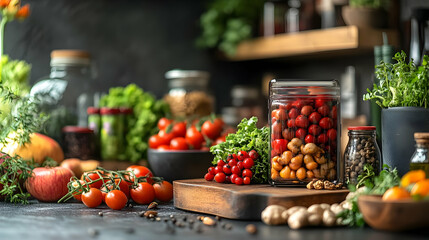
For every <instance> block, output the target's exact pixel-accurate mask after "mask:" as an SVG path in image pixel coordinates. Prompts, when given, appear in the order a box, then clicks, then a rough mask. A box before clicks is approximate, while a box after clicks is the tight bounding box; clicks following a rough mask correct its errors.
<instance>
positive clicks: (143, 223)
mask: <svg viewBox="0 0 429 240" xmlns="http://www.w3.org/2000/svg"><path fill="white" fill-rule="evenodd" d="M143 210H146V206H134V207H132V208H125V209H123V210H121V211H114V210H110V209H109V208H108V207H107V206H106V205H101V206H100V207H98V208H95V209H90V208H87V207H86V206H84V205H83V204H81V203H65V204H55V203H37V201H34V202H33V203H32V204H30V205H14V204H9V203H0V239H8V240H9V239H34V240H38V239H73V240H75V239H103V240H106V239H115V240H121V239H124V240H125V239H126V240H133V239H155V240H158V239H293V240H295V239H305V240H312V239H315V240H336V239H339V240H343V239H348V240H354V239H356V240H358V239H359V240H361V239H377V240H384V239H398V240H399V239H407V240H408V239H416V240H418V239H427V236H428V234H429V232H428V231H427V230H426V231H413V232H408V233H388V232H381V231H375V230H372V229H370V228H363V229H359V228H355V229H351V228H345V227H342V228H340V227H338V228H307V229H302V230H290V229H289V228H288V227H287V226H267V225H264V224H263V223H262V222H250V221H237V220H228V219H221V220H220V221H219V222H218V224H217V225H216V226H214V227H210V226H204V225H202V224H201V223H200V222H198V221H197V217H198V216H201V215H203V214H199V213H192V212H186V211H181V210H178V209H175V208H174V207H173V204H172V202H171V203H169V204H160V205H159V209H158V212H159V217H160V218H161V219H162V220H161V221H160V222H157V221H150V220H148V219H146V218H142V217H140V216H139V214H138V213H139V212H141V211H143ZM99 212H103V216H99V214H98V213H99ZM170 215H174V217H175V219H177V222H181V223H183V224H185V225H186V226H185V227H177V226H174V225H173V224H172V223H171V221H169V222H168V223H165V222H164V221H163V219H165V218H166V219H170ZM184 217H186V221H184ZM191 219H192V220H193V221H194V222H195V223H194V224H193V227H192V228H190V227H189V222H190V221H191ZM224 223H226V224H230V225H231V226H232V229H231V230H226V229H224V228H223V227H222V225H223V224H224ZM249 223H253V224H255V225H256V226H257V229H258V232H257V234H255V235H250V234H248V233H247V232H246V230H245V227H246V225H247V224H249ZM197 228H199V229H200V232H197V231H196V229H197Z"/></svg>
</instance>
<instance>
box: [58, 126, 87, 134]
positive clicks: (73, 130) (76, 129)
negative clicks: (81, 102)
mask: <svg viewBox="0 0 429 240" xmlns="http://www.w3.org/2000/svg"><path fill="white" fill-rule="evenodd" d="M62 131H63V132H64V133H94V130H92V129H89V128H85V127H78V126H65V127H63V129H62Z"/></svg>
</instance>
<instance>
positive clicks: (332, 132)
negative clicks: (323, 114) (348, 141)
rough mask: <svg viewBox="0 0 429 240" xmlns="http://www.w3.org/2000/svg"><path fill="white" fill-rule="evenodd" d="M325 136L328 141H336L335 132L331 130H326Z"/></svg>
mask: <svg viewBox="0 0 429 240" xmlns="http://www.w3.org/2000/svg"><path fill="white" fill-rule="evenodd" d="M327 135H328V138H329V140H331V141H334V140H335V139H337V130H335V129H333V128H331V129H329V130H328V132H327Z"/></svg>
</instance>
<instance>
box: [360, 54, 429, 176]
mask: <svg viewBox="0 0 429 240" xmlns="http://www.w3.org/2000/svg"><path fill="white" fill-rule="evenodd" d="M406 58H407V56H406V54H405V53H404V52H403V51H402V52H398V53H396V54H395V56H394V57H393V59H394V60H395V61H396V63H384V62H381V63H380V64H379V65H377V66H376V77H377V78H378V79H380V84H379V85H376V84H374V86H373V89H372V90H369V89H368V93H367V94H365V95H364V96H363V99H364V100H372V99H373V100H375V101H376V103H377V104H378V105H380V106H381V108H382V111H381V135H382V136H383V138H382V150H383V152H382V154H383V162H384V163H386V164H388V165H390V166H391V167H397V168H398V171H399V174H401V175H403V174H405V173H406V172H407V171H408V170H409V164H410V158H411V156H412V154H413V152H414V149H415V148H414V145H415V142H414V132H429V57H428V56H427V55H425V56H424V57H423V61H422V65H421V66H416V65H415V64H414V61H413V59H410V60H409V62H407V61H406Z"/></svg>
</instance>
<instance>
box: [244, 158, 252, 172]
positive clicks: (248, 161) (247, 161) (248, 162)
mask: <svg viewBox="0 0 429 240" xmlns="http://www.w3.org/2000/svg"><path fill="white" fill-rule="evenodd" d="M253 165H255V162H254V161H253V159H252V158H250V157H249V158H246V159H244V161H243V167H244V168H246V169H251V168H252V167H253Z"/></svg>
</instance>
